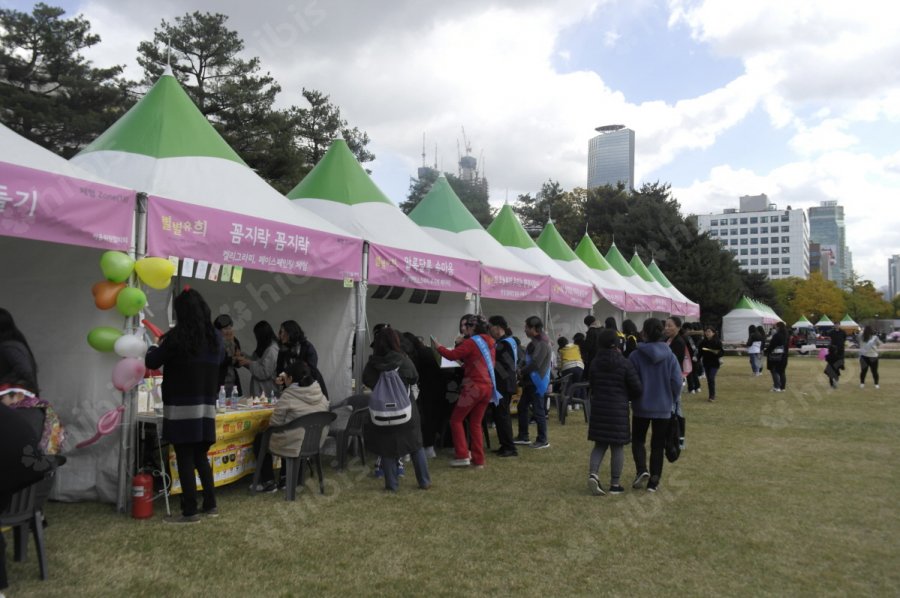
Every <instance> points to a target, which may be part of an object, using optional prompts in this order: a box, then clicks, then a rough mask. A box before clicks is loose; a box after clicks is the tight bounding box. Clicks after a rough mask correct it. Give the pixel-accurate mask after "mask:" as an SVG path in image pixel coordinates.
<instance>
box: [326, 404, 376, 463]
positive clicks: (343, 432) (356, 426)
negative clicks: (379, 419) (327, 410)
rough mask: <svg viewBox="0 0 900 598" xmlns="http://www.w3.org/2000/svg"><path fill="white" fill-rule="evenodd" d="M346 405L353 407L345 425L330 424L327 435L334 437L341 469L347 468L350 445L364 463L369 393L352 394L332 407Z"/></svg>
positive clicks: (337, 407) (336, 407)
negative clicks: (336, 426) (339, 426)
mask: <svg viewBox="0 0 900 598" xmlns="http://www.w3.org/2000/svg"><path fill="white" fill-rule="evenodd" d="M346 406H350V407H352V408H353V412H352V413H351V414H350V418H349V419H348V420H347V425H346V426H344V427H343V428H335V427H334V426H332V427H330V428H329V429H328V435H329V436H332V437H334V441H335V444H336V446H337V460H338V469H340V470H341V471H343V470H344V469H346V468H347V454H348V449H349V448H350V446H351V445H352V446H353V449H354V451H355V453H356V454H357V455H359V458H360V461H361V462H362V464H363V465H365V464H366V440H365V427H366V421H367V420H368V419H369V395H353V396H351V397H348V398H347V399H346V400H345V401H343V402H341V403H340V404H338V405H336V406H335V407H334V408H333V409H339V408H342V407H346Z"/></svg>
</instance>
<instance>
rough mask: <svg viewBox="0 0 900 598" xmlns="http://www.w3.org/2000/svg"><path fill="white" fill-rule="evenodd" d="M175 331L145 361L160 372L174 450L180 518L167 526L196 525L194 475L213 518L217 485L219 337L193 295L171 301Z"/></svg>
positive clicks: (189, 291)
mask: <svg viewBox="0 0 900 598" xmlns="http://www.w3.org/2000/svg"><path fill="white" fill-rule="evenodd" d="M173 308H174V310H175V318H176V324H175V328H172V329H171V330H169V331H168V332H167V333H166V334H164V335H163V336H162V338H160V339H157V342H158V343H159V344H158V345H152V346H151V347H150V349H149V350H148V351H147V356H146V357H145V359H144V362H145V365H146V366H147V367H148V368H149V369H159V368H163V382H162V400H163V429H162V438H163V439H164V440H167V441H169V442H170V443H171V444H172V447H173V448H174V449H175V458H176V462H177V464H178V477H179V478H180V481H181V489H182V494H181V517H179V518H172V519H169V520H167V522H169V523H196V522H198V521H200V515H199V514H198V510H197V486H196V482H195V478H194V470H196V471H197V474H198V475H199V476H200V483H201V484H203V507H202V512H203V514H204V515H207V516H211V517H215V516H217V515H218V514H219V511H218V508H217V507H216V495H215V490H214V488H215V480H214V479H213V473H212V467H210V464H209V458H208V455H207V452H208V451H209V447H210V446H212V444H213V443H215V441H216V397H217V392H218V391H217V389H218V387H219V384H218V382H219V364H220V363H222V358H223V356H224V354H225V348H224V346H223V342H222V335H221V333H220V332H218V331H217V330H216V329H215V327H214V326H213V323H212V317H211V313H210V310H209V305H207V304H206V301H204V300H203V297H202V296H201V295H200V293H198V292H197V291H195V290H193V289H185V290H184V291H182V292H181V293H179V294H178V295H177V296H176V297H175V301H174V302H173Z"/></svg>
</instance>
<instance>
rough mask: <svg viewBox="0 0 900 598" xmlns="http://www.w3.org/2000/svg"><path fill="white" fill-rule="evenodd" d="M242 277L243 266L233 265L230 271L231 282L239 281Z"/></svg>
mask: <svg viewBox="0 0 900 598" xmlns="http://www.w3.org/2000/svg"><path fill="white" fill-rule="evenodd" d="M242 278H244V267H243V266H235V267H234V269H233V270H232V271H231V282H236V283H240V282H241V279H242Z"/></svg>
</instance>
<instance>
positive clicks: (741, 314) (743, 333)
mask: <svg viewBox="0 0 900 598" xmlns="http://www.w3.org/2000/svg"><path fill="white" fill-rule="evenodd" d="M781 321H782V320H781V318H779V317H778V315H777V314H776V313H775V311H774V310H773V309H772V308H770V307H769V306H768V305H766V304H764V303H761V302H759V301H755V300H753V299H751V298H749V297H741V299H740V301H738V302H737V304H736V305H735V306H734V309H732V310H731V311H730V312H728V313H727V314H725V316H724V317H723V318H722V342H725V343H740V342H743V341H745V340H747V329H748V326H750V325H753V326H772V325H773V324H776V323H778V322H781Z"/></svg>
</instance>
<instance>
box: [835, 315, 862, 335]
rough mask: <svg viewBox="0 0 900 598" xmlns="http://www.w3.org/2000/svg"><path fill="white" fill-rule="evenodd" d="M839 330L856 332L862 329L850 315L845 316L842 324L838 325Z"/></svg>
mask: <svg viewBox="0 0 900 598" xmlns="http://www.w3.org/2000/svg"><path fill="white" fill-rule="evenodd" d="M838 328H840V329H841V330H852V331H856V330H859V329H860V325H859V324H857V323H856V322H855V321H854V320H853V318H851V317H850V314H847V315H845V316H844V317H843V318H841V321H840V323H839V324H838Z"/></svg>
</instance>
